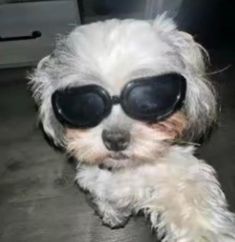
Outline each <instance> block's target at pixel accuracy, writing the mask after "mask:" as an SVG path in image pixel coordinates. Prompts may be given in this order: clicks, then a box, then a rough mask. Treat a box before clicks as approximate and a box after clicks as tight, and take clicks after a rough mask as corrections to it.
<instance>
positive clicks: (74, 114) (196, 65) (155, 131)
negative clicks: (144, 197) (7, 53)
mask: <svg viewBox="0 0 235 242" xmlns="http://www.w3.org/2000/svg"><path fill="white" fill-rule="evenodd" d="M202 52H203V49H202V48H201V47H200V45H199V44H197V43H196V42H195V41H194V40H193V38H192V37H191V36H190V35H189V34H187V33H184V32H180V31H178V30H177V29H176V26H175V24H174V23H173V22H172V20H171V19H167V18H165V16H160V17H157V18H156V19H155V20H154V21H141V20H109V21H105V22H97V23H92V24H89V25H84V26H80V27H77V28H76V29H74V30H73V31H72V32H71V33H70V34H69V35H68V36H66V37H65V38H63V39H60V40H59V41H58V43H57V46H56V48H55V50H54V52H53V53H52V54H51V55H50V56H47V57H45V58H44V59H42V60H41V61H40V63H39V64H38V67H37V68H36V70H35V72H34V74H33V75H32V84H33V93H34V98H35V100H36V102H37V103H38V105H39V108H40V109H39V110H40V119H41V122H42V124H43V128H44V130H45V132H46V133H47V134H48V136H50V137H51V138H52V139H53V140H54V142H55V144H57V145H62V146H64V147H65V149H66V150H67V151H68V152H69V153H71V154H73V155H74V156H75V157H76V158H77V159H78V160H80V161H81V162H87V163H90V164H103V165H106V166H111V167H122V166H130V165H136V164H140V163H143V162H155V161H156V160H157V158H158V157H159V156H162V155H164V153H165V152H167V150H168V149H169V147H170V146H171V145H172V143H174V142H175V141H176V140H182V141H186V142H188V141H192V140H194V139H195V138H198V137H200V136H201V135H202V134H203V133H205V131H206V130H207V128H208V127H209V126H211V124H212V123H213V122H214V120H215V115H216V102H215V96H214V92H213V89H212V87H211V85H210V84H209V83H208V81H207V79H206V77H205V66H204V60H203V53H202ZM156 93H157V94H156ZM149 105H150V106H149Z"/></svg>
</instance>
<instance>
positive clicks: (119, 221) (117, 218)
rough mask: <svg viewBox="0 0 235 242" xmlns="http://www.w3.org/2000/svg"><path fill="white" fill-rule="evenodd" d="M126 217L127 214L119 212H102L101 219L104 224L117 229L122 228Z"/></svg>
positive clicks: (126, 219)
mask: <svg viewBox="0 0 235 242" xmlns="http://www.w3.org/2000/svg"><path fill="white" fill-rule="evenodd" d="M128 218H129V217H128V216H123V215H120V214H119V215H118V214H115V215H114V214H104V216H103V217H102V221H103V224H104V225H107V226H108V227H110V228H112V229H117V228H123V227H124V226H125V225H126V223H127V221H128Z"/></svg>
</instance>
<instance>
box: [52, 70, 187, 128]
mask: <svg viewBox="0 0 235 242" xmlns="http://www.w3.org/2000/svg"><path fill="white" fill-rule="evenodd" d="M185 93H186V80H185V78H184V77H183V76H181V75H179V74H177V73H168V74H164V75H160V76H151V77H144V78H139V79H135V80H132V81H130V82H128V83H127V84H126V85H125V86H124V88H123V89H122V91H121V94H120V96H110V94H109V93H108V91H107V90H105V89H104V88H103V87H101V86H98V85H86V86H82V87H71V88H67V89H63V90H57V91H55V92H54V93H53V95H52V100H51V101H52V107H53V110H54V113H55V116H56V118H57V119H58V120H59V121H60V122H61V123H62V124H63V125H65V126H69V127H77V128H91V127H95V126H97V125H98V124H99V123H100V122H101V121H102V120H103V119H104V118H106V117H107V116H108V115H109V114H110V113H111V110H112V106H113V105H121V107H122V109H123V110H124V112H125V113H126V114H127V115H128V116H129V117H131V118H133V119H136V120H140V121H144V122H150V123H152V122H158V121H162V120H164V119H166V118H167V117H169V116H170V115H172V114H173V113H174V112H176V111H177V110H179V109H180V108H181V107H182V105H183V101H184V99H185Z"/></svg>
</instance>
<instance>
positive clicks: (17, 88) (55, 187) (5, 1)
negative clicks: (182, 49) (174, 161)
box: [0, 0, 235, 242]
mask: <svg viewBox="0 0 235 242" xmlns="http://www.w3.org/2000/svg"><path fill="white" fill-rule="evenodd" d="M165 11H167V12H168V15H169V16H170V17H172V18H173V19H174V20H175V22H176V23H177V25H178V26H179V29H181V30H183V31H187V32H189V33H191V34H192V35H193V36H194V38H195V39H196V40H197V41H198V42H199V43H200V44H202V45H203V46H204V47H205V48H206V49H207V50H208V52H209V54H210V57H211V58H210V59H211V62H210V63H209V64H208V70H207V72H208V77H209V78H210V79H211V80H212V81H213V83H214V85H215V86H216V89H217V92H218V102H219V118H218V125H217V128H216V129H215V130H214V132H213V133H212V135H211V137H210V139H209V140H208V141H207V142H206V143H204V144H203V145H202V146H201V147H200V148H199V150H198V152H197V155H198V156H199V157H202V158H203V159H205V160H207V162H209V163H210V164H212V165H213V166H214V167H215V168H216V170H217V171H218V176H219V180H220V181H221V183H222V187H223V189H224V191H225V193H226V196H227V198H228V201H229V204H230V209H231V210H233V211H235V158H234V157H235V129H234V124H235V69H234V64H235V14H234V11H235V1H234V0H51V1H48V0H42V1H39V0H37V1H30V0H0V241H1V242H12V241H17V242H21V241H22V242H32V241H35V242H54V241H56V242H65V241H66V242H75V241H78V242H119V241H123V242H143V241H145V242H151V241H156V240H155V235H154V233H152V232H151V229H150V227H149V226H148V224H147V226H146V222H145V220H144V218H142V217H139V216H137V217H135V218H132V219H131V220H130V222H129V223H128V225H127V226H126V227H125V228H123V229H119V230H111V229H109V228H106V227H104V226H103V225H102V224H101V221H100V219H99V218H98V217H97V216H96V215H95V214H94V211H93V209H92V208H90V206H89V205H88V202H87V201H86V197H85V195H84V194H83V193H81V192H80V191H79V189H77V187H76V186H75V184H74V182H73V179H74V174H75V169H74V165H72V164H70V163H69V162H68V161H67V157H66V156H65V155H63V154H62V153H60V152H58V151H56V150H54V149H52V148H51V147H50V146H49V145H48V144H47V143H46V142H45V139H44V137H43V135H42V133H41V132H40V130H39V128H38V124H37V115H36V108H35V106H34V103H33V100H32V98H31V93H30V90H29V85H28V80H27V78H26V76H27V75H28V73H30V71H31V70H32V68H33V67H34V66H35V65H36V63H37V62H38V61H39V60H40V59H41V58H42V57H44V56H45V55H47V54H49V53H50V52H51V51H52V50H53V48H54V44H55V39H56V38H57V37H58V36H59V35H61V34H67V33H69V32H70V31H71V30H72V29H73V28H74V27H75V26H77V25H80V24H85V23H90V22H93V21H97V20H104V19H109V18H114V17H115V18H139V19H152V18H154V17H155V16H156V15H157V14H160V13H163V12H165Z"/></svg>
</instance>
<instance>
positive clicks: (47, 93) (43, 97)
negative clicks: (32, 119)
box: [29, 56, 64, 147]
mask: <svg viewBox="0 0 235 242" xmlns="http://www.w3.org/2000/svg"><path fill="white" fill-rule="evenodd" d="M52 65H53V58H52V57H51V56H46V57H44V58H43V59H42V60H41V61H40V62H39V63H38V65H37V67H36V69H35V70H34V72H33V73H32V74H31V75H30V76H29V79H30V83H29V84H30V86H31V90H32V93H33V98H34V100H35V102H36V104H37V105H38V108H39V122H40V123H41V124H42V128H43V131H44V132H45V134H46V135H47V136H48V138H49V139H50V140H52V141H53V143H54V144H55V145H56V146H59V147H62V146H63V145H64V142H63V132H64V131H63V127H62V125H61V124H60V123H59V122H58V121H57V120H56V118H55V116H54V112H53V109H52V105H51V95H52V93H53V90H54V89H53V88H54V87H53V84H52V80H51V78H52V77H51V75H50V68H51V66H52Z"/></svg>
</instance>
